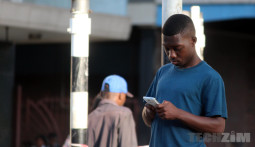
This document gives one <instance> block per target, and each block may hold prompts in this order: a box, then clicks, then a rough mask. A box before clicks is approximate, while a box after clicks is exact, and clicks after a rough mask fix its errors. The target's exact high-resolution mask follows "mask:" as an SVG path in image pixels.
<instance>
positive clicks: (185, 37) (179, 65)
mask: <svg viewBox="0 0 255 147" xmlns="http://www.w3.org/2000/svg"><path fill="white" fill-rule="evenodd" d="M196 41H197V38H196V36H195V28H194V24H193V22H192V20H191V19H190V18H189V17H188V16H186V15H183V14H175V15H172V16H171V17H169V18H168V20H167V21H166V23H165V24H164V27H163V46H164V48H165V53H166V55H167V56H168V58H169V60H170V61H171V63H169V64H166V65H164V66H162V67H161V68H160V69H159V70H158V72H157V74H156V76H155V77H154V80H153V82H152V84H151V86H150V88H149V90H148V92H147V94H146V96H149V97H155V98H156V99H157V101H158V102H159V103H160V104H158V105H157V106H156V107H155V108H154V107H153V106H151V105H149V104H146V105H145V107H144V109H143V113H142V117H143V120H144V122H145V124H146V125H147V126H151V139H150V147H187V146H188V147H205V143H204V141H203V138H201V137H198V136H196V135H195V134H201V133H222V132H224V129H225V119H226V118H227V106H226V98H225V88H224V83H223V80H222V78H221V76H220V75H219V74H218V73H217V72H216V71H215V70H214V69H213V68H212V67H210V66H209V65H208V64H207V63H206V62H204V61H202V60H201V59H200V58H199V57H198V55H197V53H196V50H195V44H196Z"/></svg>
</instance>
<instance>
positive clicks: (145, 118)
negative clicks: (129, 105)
mask: <svg viewBox="0 0 255 147" xmlns="http://www.w3.org/2000/svg"><path fill="white" fill-rule="evenodd" d="M146 109H147V108H146V107H144V108H143V112H142V118H143V121H144V123H145V124H146V125H147V126H148V127H151V122H152V119H151V118H149V117H148V116H147V114H146Z"/></svg>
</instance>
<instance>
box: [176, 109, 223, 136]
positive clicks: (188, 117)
mask: <svg viewBox="0 0 255 147" xmlns="http://www.w3.org/2000/svg"><path fill="white" fill-rule="evenodd" d="M179 110H180V111H179V115H178V117H177V119H179V120H181V121H182V122H184V123H185V124H187V125H188V126H189V127H191V128H193V129H195V130H196V131H199V132H208V133H222V132H224V129H225V119H224V118H222V117H204V116H197V115H194V114H191V113H189V112H186V111H184V110H181V109H179Z"/></svg>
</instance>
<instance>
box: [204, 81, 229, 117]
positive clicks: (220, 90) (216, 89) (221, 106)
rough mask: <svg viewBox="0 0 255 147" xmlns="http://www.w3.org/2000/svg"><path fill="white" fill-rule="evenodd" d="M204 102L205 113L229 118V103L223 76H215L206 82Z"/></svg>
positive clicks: (209, 115) (210, 115)
mask: <svg viewBox="0 0 255 147" xmlns="http://www.w3.org/2000/svg"><path fill="white" fill-rule="evenodd" d="M204 85H205V86H204V89H203V93H202V104H203V110H204V115H205V116H208V117H212V116H220V117H223V118H227V117H228V114H227V104H226V95H225V87H224V82H223V80H222V78H221V77H217V78H215V77H213V78H211V79H209V80H207V81H206V82H205V83H204Z"/></svg>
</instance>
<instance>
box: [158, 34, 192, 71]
mask: <svg viewBox="0 0 255 147" xmlns="http://www.w3.org/2000/svg"><path fill="white" fill-rule="evenodd" d="M195 43H196V38H192V37H191V36H190V35H182V34H180V33H179V34H176V35H173V36H165V35H163V46H164V50H165V53H166V55H167V56H168V59H169V60H170V61H171V62H172V64H174V65H175V66H178V67H180V68H188V67H191V66H192V61H193V59H194V56H195V55H196V51H195Z"/></svg>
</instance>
